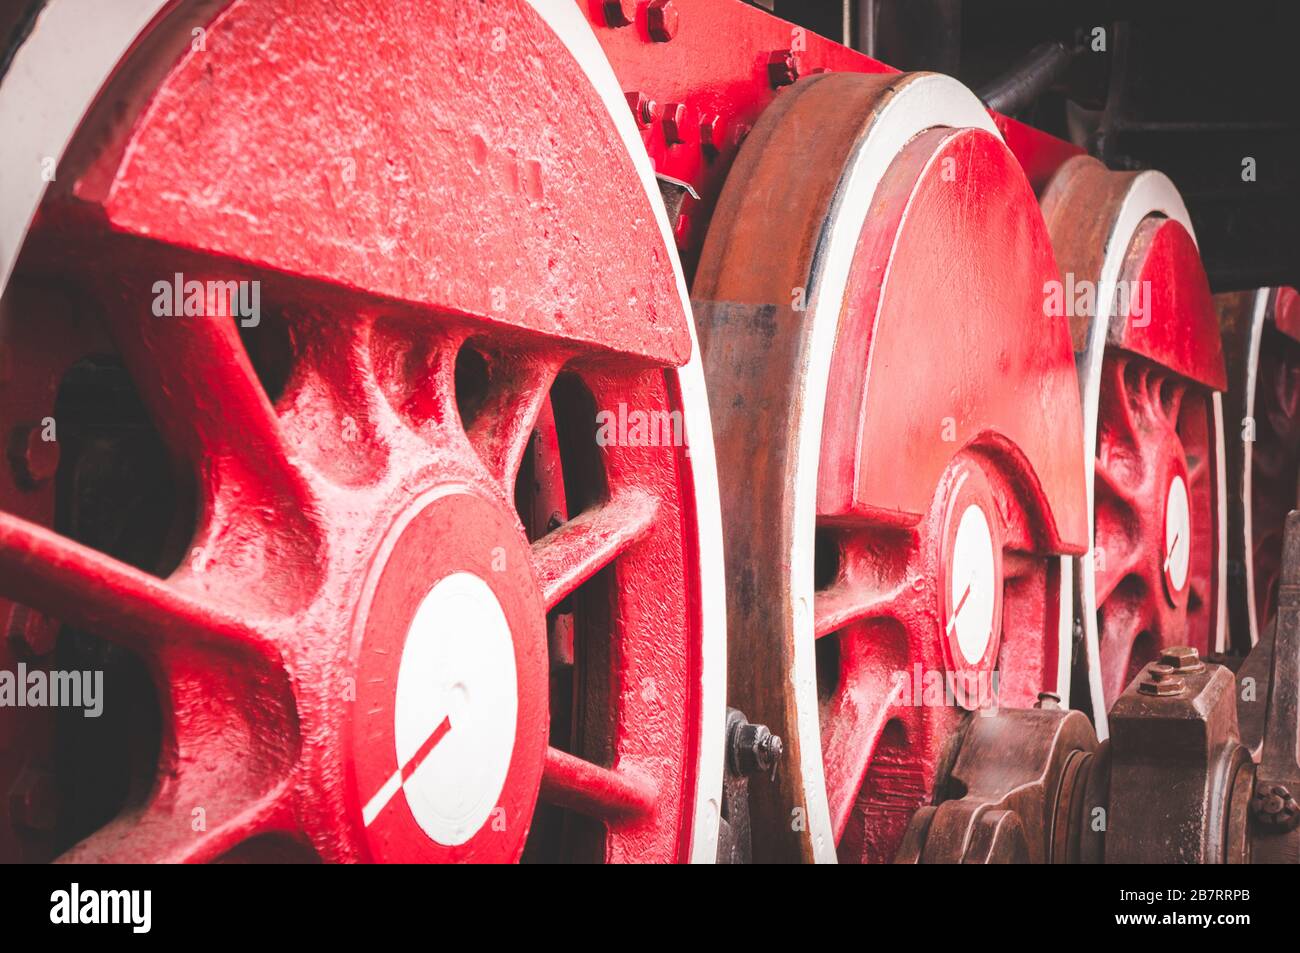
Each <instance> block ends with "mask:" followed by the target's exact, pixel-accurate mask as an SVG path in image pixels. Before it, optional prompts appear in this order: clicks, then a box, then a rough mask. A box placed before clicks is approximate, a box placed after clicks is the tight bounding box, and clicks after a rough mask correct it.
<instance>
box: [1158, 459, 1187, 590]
mask: <svg viewBox="0 0 1300 953" xmlns="http://www.w3.org/2000/svg"><path fill="white" fill-rule="evenodd" d="M1191 532H1192V512H1191V507H1190V505H1189V503H1188V500H1187V484H1186V483H1185V482H1183V478H1182V476H1181V475H1180V474H1177V473H1175V474H1174V478H1173V479H1172V480H1170V481H1169V495H1168V496H1167V497H1165V566H1164V568H1165V581H1166V582H1167V583H1168V585H1169V594H1170V596H1174V595H1177V594H1178V593H1180V592H1182V591H1183V587H1184V586H1186V585H1187V565H1188V562H1189V560H1190V558H1191V542H1192V540H1191Z"/></svg>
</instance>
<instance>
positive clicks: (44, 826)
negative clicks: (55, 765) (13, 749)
mask: <svg viewBox="0 0 1300 953" xmlns="http://www.w3.org/2000/svg"><path fill="white" fill-rule="evenodd" d="M57 798H58V791H57V788H56V787H55V784H54V777H53V775H51V774H50V772H49V771H46V770H45V769H44V768H36V767H33V766H31V765H27V766H25V767H24V768H23V769H22V770H21V771H19V772H18V777H17V778H15V779H14V784H13V787H11V788H10V789H9V819H10V821H12V822H13V823H14V824H17V825H20V826H22V827H25V828H27V829H28V830H31V831H39V832H41V833H48V832H50V831H52V830H54V828H55V825H56V824H57V823H58V803H57Z"/></svg>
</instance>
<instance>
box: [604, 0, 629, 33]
mask: <svg viewBox="0 0 1300 953" xmlns="http://www.w3.org/2000/svg"><path fill="white" fill-rule="evenodd" d="M604 9H605V23H606V24H608V25H609V26H615V27H617V26H627V25H628V24H630V23H631V22H632V21H633V20H635V19H636V0H605V3H604Z"/></svg>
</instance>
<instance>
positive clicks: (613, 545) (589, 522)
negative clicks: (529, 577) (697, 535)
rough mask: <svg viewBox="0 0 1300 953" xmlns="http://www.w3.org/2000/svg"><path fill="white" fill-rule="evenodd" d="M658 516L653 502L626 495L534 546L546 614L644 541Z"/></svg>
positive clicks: (634, 494)
mask: <svg viewBox="0 0 1300 953" xmlns="http://www.w3.org/2000/svg"><path fill="white" fill-rule="evenodd" d="M657 511H658V502H657V501H656V500H655V498H654V497H652V496H649V495H647V494H645V493H640V492H637V491H633V490H629V491H625V492H623V493H620V494H618V495H617V496H615V497H614V498H613V499H611V500H610V501H609V502H607V503H604V504H602V505H601V506H598V507H596V508H595V509H592V510H588V511H587V512H584V513H580V514H579V515H578V516H577V517H576V518H574V519H572V520H570V521H569V522H567V523H565V524H564V525H563V526H561V527H560V528H558V529H556V530H555V531H554V532H552V533H549V534H547V535H546V536H544V537H542V538H541V539H539V540H538V541H537V542H536V543H534V544H533V564H534V567H535V568H536V570H537V578H538V582H539V583H540V584H541V587H542V598H543V601H544V602H545V604H546V608H547V609H551V608H553V607H554V606H555V605H556V604H557V603H559V602H560V600H562V599H563V598H564V597H565V596H567V595H568V594H569V593H571V592H573V590H575V589H577V588H578V586H580V585H582V584H583V583H584V582H586V581H587V580H588V579H590V578H591V577H592V576H594V575H595V574H596V573H598V572H599V571H600V570H601V569H603V568H605V567H606V566H608V565H609V564H610V563H611V562H613V561H614V560H615V559H616V558H618V556H619V554H621V553H622V552H623V551H625V550H626V549H628V547H630V546H632V545H633V544H634V543H636V542H637V541H638V540H639V539H641V537H642V536H644V535H645V533H646V532H647V531H648V530H649V528H650V526H651V524H652V523H653V522H654V518H655V514H656V512H657Z"/></svg>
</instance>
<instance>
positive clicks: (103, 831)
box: [56, 785, 291, 864]
mask: <svg viewBox="0 0 1300 953" xmlns="http://www.w3.org/2000/svg"><path fill="white" fill-rule="evenodd" d="M286 800H287V799H286V798H285V796H284V793H283V789H280V790H277V791H274V792H272V793H270V794H267V795H263V796H262V797H260V798H255V799H252V800H250V801H240V800H239V799H237V797H235V796H232V793H231V792H228V791H226V792H223V791H221V790H219V788H218V787H217V786H216V785H214V789H213V790H211V791H188V792H185V793H182V792H181V791H179V790H176V789H175V786H166V787H164V788H162V789H160V790H159V791H158V792H157V793H156V794H155V795H154V797H153V798H152V799H151V800H150V801H149V803H148V804H147V805H145V806H144V807H143V808H141V809H139V810H136V811H131V812H128V813H126V814H123V815H122V816H120V817H118V818H116V819H115V820H113V821H111V822H110V823H109V824H108V825H106V826H105V827H102V828H100V829H99V830H98V831H96V832H95V833H93V834H91V835H90V836H89V837H87V838H85V839H84V840H82V841H80V842H78V843H77V844H76V845H74V846H73V847H72V848H71V849H70V850H69V851H67V853H65V854H63V855H62V856H61V857H59V858H58V860H57V861H56V863H61V864H201V863H207V862H209V861H213V860H216V859H218V858H219V857H221V856H222V855H223V854H226V853H228V852H229V851H231V850H233V849H234V848H236V847H238V846H239V845H240V844H242V843H244V842H245V841H247V840H249V839H251V838H253V837H256V836H257V835H259V834H267V833H273V832H285V831H288V830H290V829H291V824H290V821H291V817H290V815H289V812H288V810H287V809H286V808H285V806H284V805H285V803H286ZM198 811H201V812H202V813H201V814H200V813H196V812H198ZM200 818H202V822H201V823H200V822H199V819H200ZM196 828H197V829H196Z"/></svg>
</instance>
